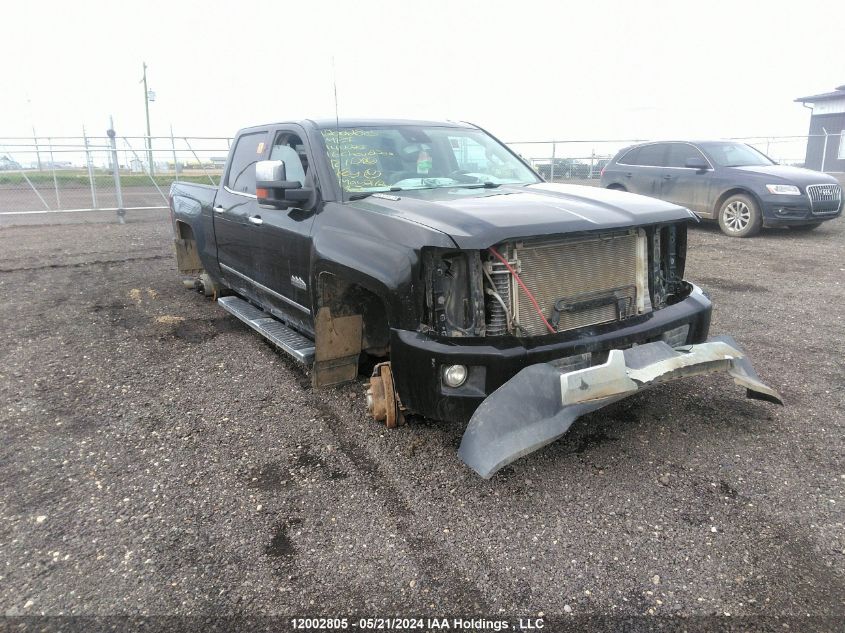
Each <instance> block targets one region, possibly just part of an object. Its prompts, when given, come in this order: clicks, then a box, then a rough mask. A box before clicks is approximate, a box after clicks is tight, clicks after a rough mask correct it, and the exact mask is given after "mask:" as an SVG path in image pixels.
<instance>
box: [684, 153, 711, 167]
mask: <svg viewBox="0 0 845 633" xmlns="http://www.w3.org/2000/svg"><path fill="white" fill-rule="evenodd" d="M684 167H688V168H689V169H697V170H698V171H706V170H707V169H710V163H708V162H707V161H706V160H704V158H702V157H701V156H690V157H689V158H687V162H686V163H684Z"/></svg>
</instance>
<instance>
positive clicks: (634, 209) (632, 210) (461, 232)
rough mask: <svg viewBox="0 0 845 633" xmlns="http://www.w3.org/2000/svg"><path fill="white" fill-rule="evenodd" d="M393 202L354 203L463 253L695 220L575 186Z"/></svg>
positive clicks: (408, 195) (408, 196) (457, 192)
mask: <svg viewBox="0 0 845 633" xmlns="http://www.w3.org/2000/svg"><path fill="white" fill-rule="evenodd" d="M467 192H471V193H467ZM394 197H396V198H398V199H396V200H392V199H386V198H382V197H373V196H370V197H368V198H365V199H364V200H362V201H361V202H360V203H355V204H358V205H359V206H363V207H366V208H367V209H369V210H372V211H378V212H381V213H386V214H389V215H392V216H397V217H400V218H402V219H404V220H407V221H411V222H415V223H417V224H421V225H424V226H427V227H429V228H432V229H435V230H438V231H441V232H443V233H445V234H447V235H449V236H450V237H451V238H452V240H453V241H454V242H455V244H456V245H457V246H458V247H459V248H467V249H476V248H477V249H482V248H487V247H488V246H492V245H494V244H498V243H500V242H503V241H505V240H508V239H514V238H529V237H538V236H547V235H558V234H566V233H576V232H580V231H598V230H606V229H615V228H624V227H630V226H641V225H645V224H655V223H659V222H670V221H673V220H674V221H677V220H696V221H697V217H696V216H695V214H693V213H692V212H691V211H688V210H687V209H685V208H683V207H679V206H677V205H674V204H671V203H668V202H663V201H662V200H656V199H654V198H648V197H646V196H639V195H636V194H632V193H626V192H622V191H614V190H611V189H601V188H599V187H588V186H581V185H558V184H550V183H538V184H536V185H528V186H501V187H498V188H496V189H472V190H467V189H429V190H419V191H412V192H405V191H402V192H397V193H396V194H395V196H394ZM361 203H366V204H361Z"/></svg>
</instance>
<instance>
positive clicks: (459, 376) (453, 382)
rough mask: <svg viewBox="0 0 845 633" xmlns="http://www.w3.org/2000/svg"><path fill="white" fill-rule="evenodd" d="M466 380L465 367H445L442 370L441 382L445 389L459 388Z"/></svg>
mask: <svg viewBox="0 0 845 633" xmlns="http://www.w3.org/2000/svg"><path fill="white" fill-rule="evenodd" d="M466 379H467V368H466V365H447V366H446V367H444V368H443V382H444V384H445V385H446V386H447V387H460V386H461V385H462V384H464V383H465V382H466Z"/></svg>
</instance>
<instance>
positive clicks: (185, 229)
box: [176, 220, 194, 240]
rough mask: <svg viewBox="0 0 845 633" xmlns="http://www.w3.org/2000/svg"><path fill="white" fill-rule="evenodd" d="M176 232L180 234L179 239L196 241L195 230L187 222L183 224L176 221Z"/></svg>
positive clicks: (180, 221)
mask: <svg viewBox="0 0 845 633" xmlns="http://www.w3.org/2000/svg"><path fill="white" fill-rule="evenodd" d="M176 230H177V231H178V232H179V239H182V240H193V239H194V229H193V228H192V227H191V225H190V224H188V223H187V222H182V220H176Z"/></svg>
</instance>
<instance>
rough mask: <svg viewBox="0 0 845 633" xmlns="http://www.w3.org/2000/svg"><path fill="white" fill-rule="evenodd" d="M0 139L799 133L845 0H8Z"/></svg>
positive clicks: (836, 72)
mask: <svg viewBox="0 0 845 633" xmlns="http://www.w3.org/2000/svg"><path fill="white" fill-rule="evenodd" d="M4 5H5V6H4V9H3V16H4V19H3V21H2V23H0V42H2V50H3V55H2V57H0V70H2V75H0V76H2V79H3V85H2V88H0V115H2V116H0V137H11V136H26V135H31V134H32V128H33V126H34V127H35V128H36V130H37V132H38V134H39V136H41V135H45V136H46V135H52V136H61V135H69V136H78V135H80V134H81V132H82V128H83V126H85V127H86V129H87V130H88V132H89V134H94V135H97V134H102V133H103V132H104V131H105V130H106V128H107V127H108V119H109V115H113V116H114V120H115V128H116V129H117V130H118V133H119V134H121V135H140V134H143V133H144V95H143V87H142V85H141V84H140V83H139V81H140V79H141V73H142V70H141V66H142V62H144V61H146V63H147V65H148V67H149V69H148V79H149V87H150V88H151V89H152V90H154V91H155V92H156V101H155V102H153V103H151V104H150V118H151V127H152V134H153V135H167V134H169V133H170V126H171V125H172V127H173V130H174V131H175V133H176V134H177V135H181V136H232V135H233V134H234V132H235V131H236V130H237V129H238V128H240V127H245V126H248V125H253V124H259V123H265V122H268V121H280V120H289V119H295V118H305V117H307V118H322V117H333V116H334V114H335V100H334V86H333V83H334V81H335V79H336V85H337V107H338V111H339V113H340V116H341V117H385V116H387V117H395V118H425V119H452V120H463V121H471V122H474V123H477V124H479V125H481V126H483V127H485V128H487V129H488V130H490V131H491V132H493V133H494V134H496V135H497V136H498V137H499V138H501V139H503V140H506V141H531V140H547V139H552V138H554V139H597V138H598V139H646V138H669V137H677V138H681V137H684V138H704V137H729V136H768V135H793V134H796V135H800V134H806V132H807V128H808V124H809V111H808V110H807V109H805V108H803V107H802V106H801V104H798V103H794V101H793V100H794V99H795V98H796V97H799V96H804V95H810V94H816V93H820V92H828V91H830V90H832V89H833V88H834V87H836V86H838V85H842V84H845V2H836V1H828V2H815V1H813V0H803V1H802V2H778V3H774V2H765V3H763V2H742V1H739V0H733V1H731V2H720V1H718V0H708V1H707V2H702V1H701V0H697V1H695V2H688V1H686V0H676V1H674V2H653V1H639V2H633V1H631V0H627V1H621V2H620V1H617V0H601V1H598V2H590V1H587V0H578V1H577V2H568V1H567V2H531V1H530V0H522V1H520V2H516V1H514V0H509V1H507V2H504V1H503V2H499V1H494V0H487V1H486V2H473V1H464V2H460V1H458V0H452V1H451V2H441V1H439V0H420V1H418V2H401V1H400V0H393V1H392V2H379V1H375V0H346V1H342V2H335V1H329V0H310V1H308V2H302V1H297V2H287V1H276V2H254V1H249V0H241V1H239V2H216V1H213V0H204V1H203V2H186V1H180V0H171V1H170V2H155V1H142V2H114V1H111V2H86V1H83V0H74V1H73V2H67V1H63V2H54V1H44V2H39V3H37V4H36V3H26V2H14V3H4Z"/></svg>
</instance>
